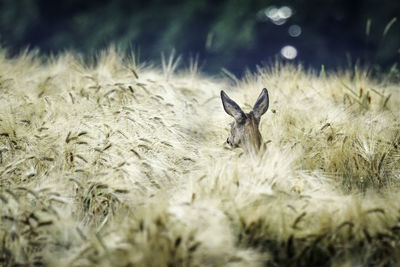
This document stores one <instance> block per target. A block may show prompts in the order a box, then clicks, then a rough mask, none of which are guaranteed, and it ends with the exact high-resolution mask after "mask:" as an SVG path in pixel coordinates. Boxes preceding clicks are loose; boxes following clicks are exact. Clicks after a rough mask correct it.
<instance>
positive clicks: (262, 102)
mask: <svg viewBox="0 0 400 267" xmlns="http://www.w3.org/2000/svg"><path fill="white" fill-rule="evenodd" d="M268 107H269V96H268V91H267V89H266V88H264V89H263V90H262V91H261V94H260V96H259V97H258V98H257V101H256V103H255V104H254V107H253V114H254V118H255V119H256V120H260V118H261V116H262V115H263V114H264V113H265V112H267V110H268Z"/></svg>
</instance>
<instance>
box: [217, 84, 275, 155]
mask: <svg viewBox="0 0 400 267" xmlns="http://www.w3.org/2000/svg"><path fill="white" fill-rule="evenodd" d="M221 100H222V105H223V106H224V110H225V112H226V113H228V114H229V115H231V116H232V117H233V118H234V119H235V121H234V122H232V123H231V134H230V136H229V137H228V139H226V142H227V143H228V144H229V145H230V146H231V147H242V148H243V149H244V150H245V151H246V152H247V153H253V154H257V153H258V152H259V151H260V147H261V144H262V137H261V133H260V131H259V130H258V125H259V124H260V118H261V116H262V115H263V114H264V113H265V112H266V111H267V110H268V106H269V97H268V91H267V89H266V88H264V89H263V90H262V92H261V94H260V96H259V97H258V99H257V101H256V103H255V104H254V107H253V110H252V111H250V112H249V113H244V112H243V111H242V110H241V108H240V107H239V105H238V104H236V103H235V101H233V100H232V99H230V98H229V97H228V95H227V94H226V93H225V92H224V91H221Z"/></svg>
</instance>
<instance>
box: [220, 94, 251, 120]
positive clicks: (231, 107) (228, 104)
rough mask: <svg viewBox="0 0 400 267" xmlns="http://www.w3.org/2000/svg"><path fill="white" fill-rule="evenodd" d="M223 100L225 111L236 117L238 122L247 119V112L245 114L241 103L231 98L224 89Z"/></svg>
mask: <svg viewBox="0 0 400 267" xmlns="http://www.w3.org/2000/svg"><path fill="white" fill-rule="evenodd" d="M221 100H222V105H223V106H224V110H225V112H226V113H228V114H229V115H231V116H232V117H233V118H235V120H236V122H238V123H242V122H244V121H245V120H246V114H244V112H243V111H242V110H241V108H240V107H239V105H238V104H236V103H235V101H233V100H232V99H230V98H229V96H228V95H227V94H226V93H225V92H224V91H221Z"/></svg>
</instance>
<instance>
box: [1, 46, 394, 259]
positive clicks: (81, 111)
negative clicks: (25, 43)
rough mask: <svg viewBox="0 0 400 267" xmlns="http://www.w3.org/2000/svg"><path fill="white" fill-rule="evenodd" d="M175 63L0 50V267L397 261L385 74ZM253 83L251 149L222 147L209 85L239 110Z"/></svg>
mask: <svg viewBox="0 0 400 267" xmlns="http://www.w3.org/2000/svg"><path fill="white" fill-rule="evenodd" d="M178 61H179V60H174V57H173V55H171V56H170V59H169V60H168V62H167V60H165V59H163V64H162V65H163V68H162V69H159V68H154V67H151V66H146V65H143V64H142V65H141V64H139V63H138V62H136V61H135V59H134V57H133V58H131V59H125V58H124V57H123V56H122V55H121V54H118V53H116V52H115V51H113V50H110V51H107V52H104V53H102V54H100V55H99V58H98V59H97V60H96V62H97V63H93V64H85V63H83V62H82V60H81V59H80V58H79V57H78V56H74V55H71V54H69V53H65V54H63V55H61V56H59V57H57V58H52V59H48V60H41V59H40V58H39V56H38V55H36V54H31V53H24V54H22V55H20V56H18V57H16V58H7V57H6V52H5V51H2V52H1V53H0V203H1V205H0V265H2V266H13V265H25V264H33V265H39V266H40V265H45V266H56V265H57V266H60V265H61V266H110V265H113V266H227V265H230V266H231V265H234V266H265V265H267V266H276V265H282V266H288V265H292V266H310V265H318V266H322V265H375V264H382V265H386V266H395V265H396V264H398V263H399V259H398V256H396V255H400V254H399V252H400V243H399V242H400V236H399V229H400V224H399V223H400V221H399V220H400V219H399V218H400V209H399V204H398V203H399V200H400V197H399V188H398V185H399V178H400V171H399V167H398V166H399V163H400V162H399V161H400V153H399V149H400V148H399V146H400V134H399V125H400V124H399V120H398V117H399V110H400V109H399V106H400V105H399V104H400V103H399V102H400V96H399V92H400V90H399V85H398V84H392V83H388V82H383V81H382V82H381V81H378V80H374V79H371V78H370V77H369V75H368V72H367V71H364V70H362V69H358V70H357V71H354V70H348V71H341V72H331V73H329V72H325V70H324V73H323V75H319V74H317V73H315V72H313V71H306V70H304V69H303V68H302V66H300V65H299V66H293V65H285V64H282V63H280V62H276V63H275V65H273V64H271V65H268V66H265V67H262V68H261V67H260V68H258V71H257V73H253V74H250V73H248V74H247V76H246V77H243V78H242V79H238V78H236V77H235V79H234V82H232V79H226V78H224V77H221V78H211V77H205V76H203V75H202V74H201V73H197V74H196V73H194V72H195V71H196V70H197V67H191V68H190V70H189V72H187V71H181V72H179V71H178V72H177V71H176V67H177V63H178ZM225 74H227V73H225ZM227 75H228V74H227ZM228 76H229V75H228ZM263 87H266V88H268V89H269V93H270V100H271V101H270V110H269V111H268V112H267V113H266V115H265V116H264V117H263V119H262V121H261V124H260V131H261V133H262V135H263V137H264V141H265V143H267V149H266V152H265V153H264V154H263V155H260V156H259V157H257V158H251V157H249V156H247V155H245V154H243V152H242V151H241V150H240V149H235V150H230V149H228V148H227V147H225V145H224V140H226V137H227V136H228V123H229V122H230V118H229V117H228V116H227V115H226V114H225V113H224V112H223V109H222V106H221V102H220V99H219V91H220V90H221V89H225V90H229V94H230V95H232V97H233V98H234V99H237V100H238V102H239V103H241V104H242V105H243V106H244V107H245V109H246V108H247V109H250V107H251V104H252V103H254V101H255V99H256V97H257V96H258V94H259V92H260V90H261V89H262V88H263Z"/></svg>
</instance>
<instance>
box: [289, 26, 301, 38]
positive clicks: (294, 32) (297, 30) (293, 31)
mask: <svg viewBox="0 0 400 267" xmlns="http://www.w3.org/2000/svg"><path fill="white" fill-rule="evenodd" d="M288 31H289V35H290V36H291V37H299V36H300V35H301V27H300V26H299V25H296V24H295V25H291V26H290V27H289V30H288Z"/></svg>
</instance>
